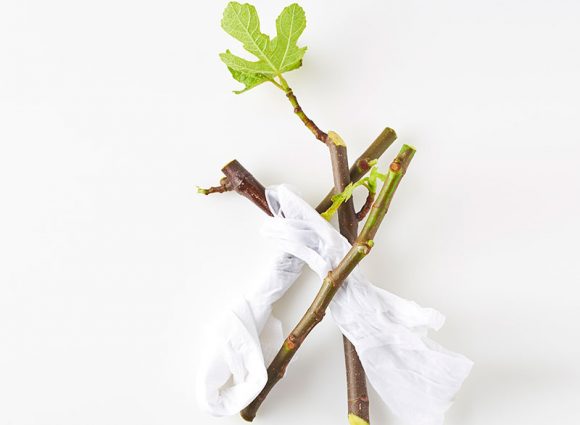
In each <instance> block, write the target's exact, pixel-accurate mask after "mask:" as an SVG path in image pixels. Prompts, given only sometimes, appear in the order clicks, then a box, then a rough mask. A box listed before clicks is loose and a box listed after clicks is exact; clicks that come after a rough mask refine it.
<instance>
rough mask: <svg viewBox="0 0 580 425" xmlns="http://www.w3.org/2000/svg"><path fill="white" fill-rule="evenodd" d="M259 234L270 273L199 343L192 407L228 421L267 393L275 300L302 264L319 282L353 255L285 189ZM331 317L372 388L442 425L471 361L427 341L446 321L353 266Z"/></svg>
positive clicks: (274, 194) (269, 192) (275, 196)
mask: <svg viewBox="0 0 580 425" xmlns="http://www.w3.org/2000/svg"><path fill="white" fill-rule="evenodd" d="M266 198H267V200H268V205H269V207H270V211H271V212H272V214H273V215H274V216H273V217H269V218H268V219H267V221H266V224H265V225H264V226H263V228H262V233H263V235H264V236H266V237H267V238H270V239H273V240H274V241H275V242H276V244H277V246H278V247H279V248H280V250H281V252H280V254H279V255H278V256H277V258H276V259H275V261H274V262H273V264H272V266H271V267H270V269H269V273H268V274H267V276H266V277H265V278H264V279H263V280H262V281H260V282H258V284H257V285H256V286H255V287H254V289H253V290H252V291H250V292H249V293H248V294H247V295H246V296H245V297H244V298H243V299H241V300H239V301H238V302H237V303H235V304H234V305H233V306H232V307H231V309H230V310H229V311H227V313H225V314H224V316H223V317H221V319H220V321H219V323H217V324H216V325H215V326H214V327H213V328H212V331H211V332H210V333H208V336H207V337H206V339H205V340H204V344H203V346H204V347H203V353H202V356H201V362H200V369H199V374H198V379H197V381H198V382H197V390H198V391H197V392H198V401H199V403H200V405H201V406H202V408H204V410H206V411H208V412H209V413H211V414H213V415H215V416H224V415H233V414H236V413H238V412H240V411H241V410H242V409H243V408H244V407H246V406H247V405H248V404H249V403H250V402H251V401H252V400H253V399H254V398H255V397H256V396H257V395H258V394H259V393H260V391H261V390H262V389H263V388H264V385H265V384H266V381H267V372H266V367H267V365H268V364H269V363H270V361H271V360H272V359H273V358H274V356H275V354H276V352H277V350H278V349H279V347H280V346H281V344H282V342H283V341H284V334H283V332H282V324H281V323H280V321H279V320H278V319H276V318H275V317H274V316H273V315H272V304H273V303H274V302H276V301H277V300H279V299H280V298H281V297H282V296H283V295H284V293H285V292H286V291H287V290H288V289H289V288H290V287H291V286H292V284H293V283H294V282H295V281H296V279H297V278H298V276H299V275H300V273H301V271H302V268H303V265H304V264H305V263H306V264H307V265H308V266H309V267H310V268H311V269H312V270H314V271H315V272H316V273H317V274H318V276H319V277H320V279H321V280H322V279H323V278H324V277H325V276H326V274H327V273H328V272H329V271H330V270H331V269H333V268H335V267H336V266H337V265H338V263H339V262H340V260H341V259H342V258H343V257H344V255H345V254H346V252H347V251H348V250H349V249H350V244H349V243H348V241H347V240H346V239H345V238H344V237H343V236H342V235H341V234H340V233H339V232H338V231H337V230H336V229H335V228H334V227H333V226H332V225H331V224H330V223H328V222H327V221H326V220H325V219H323V218H322V217H321V216H320V215H319V214H318V213H317V212H316V211H315V210H314V209H313V208H312V207H311V206H310V205H309V204H308V203H306V202H305V201H304V200H303V199H302V198H300V197H299V196H298V195H297V194H296V193H294V192H293V191H292V190H291V189H290V188H289V187H287V186H285V185H280V186H272V187H269V188H267V189H266ZM329 310H330V312H331V316H332V318H333V320H334V322H335V323H336V325H337V326H338V327H339V329H340V331H341V332H342V333H343V334H344V335H345V336H346V337H347V338H348V339H349V340H350V341H351V342H352V343H353V344H354V346H355V347H356V350H357V352H358V355H359V357H360V360H361V362H362V365H363V367H364V370H365V373H366V375H367V378H368V381H369V383H370V384H371V385H372V386H373V388H374V389H375V390H376V391H377V393H378V394H379V395H380V397H381V398H382V400H383V401H384V402H385V404H387V406H388V407H389V408H390V409H391V411H392V412H393V413H394V414H395V415H397V416H399V417H400V418H401V419H403V420H404V421H405V422H408V423H409V424H410V425H440V424H442V423H443V415H444V412H445V410H447V408H448V407H449V406H450V404H451V402H452V400H453V397H454V395H455V393H456V392H457V391H458V390H459V388H460V386H461V384H462V383H463V381H464V379H465V378H466V377H467V375H468V374H469V372H470V370H471V367H472V365H473V363H472V362H471V360H469V359H467V358H466V357H464V356H463V355H461V354H458V353H453V352H451V351H448V350H446V349H445V348H443V347H441V346H440V345H438V344H437V343H435V342H434V341H432V340H431V339H429V338H428V337H427V331H428V330H429V329H434V330H438V329H439V328H440V327H441V326H442V325H443V322H444V321H445V318H444V316H443V315H442V314H441V313H439V312H438V311H436V310H434V309H431V308H422V307H420V306H419V305H418V304H416V303H415V302H413V301H408V300H405V299H403V298H400V297H398V296H396V295H394V294H391V293H390V292H387V291H385V290H383V289H380V288H378V287H376V286H374V285H373V284H371V283H370V282H369V281H368V280H367V279H366V278H365V277H364V275H363V274H362V272H361V271H360V269H359V267H356V268H355V269H354V271H353V272H352V273H351V274H350V276H349V277H348V279H347V280H346V281H345V282H344V283H343V285H342V287H341V288H340V289H339V290H338V292H337V293H336V295H335V296H334V298H333V300H332V302H331V303H330V306H329Z"/></svg>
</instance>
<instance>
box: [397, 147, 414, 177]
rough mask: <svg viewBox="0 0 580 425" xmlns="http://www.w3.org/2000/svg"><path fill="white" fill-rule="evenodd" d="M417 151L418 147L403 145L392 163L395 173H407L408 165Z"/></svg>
mask: <svg viewBox="0 0 580 425" xmlns="http://www.w3.org/2000/svg"><path fill="white" fill-rule="evenodd" d="M415 152H417V149H415V148H414V147H413V146H411V145H403V146H402V147H401V150H400V151H399V154H398V155H397V157H396V158H395V160H394V161H393V162H392V163H391V167H390V168H391V171H393V172H395V173H398V172H401V173H405V172H406V171H407V167H409V164H410V163H411V160H412V159H413V156H415Z"/></svg>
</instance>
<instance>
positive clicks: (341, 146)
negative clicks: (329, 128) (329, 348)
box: [326, 132, 370, 424]
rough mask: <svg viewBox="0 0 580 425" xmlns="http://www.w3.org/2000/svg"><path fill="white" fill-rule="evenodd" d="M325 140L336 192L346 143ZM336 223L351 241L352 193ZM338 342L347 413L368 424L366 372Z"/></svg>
mask: <svg viewBox="0 0 580 425" xmlns="http://www.w3.org/2000/svg"><path fill="white" fill-rule="evenodd" d="M326 144H327V145H328V149H329V151H330V160H331V162H332V174H333V176H334V188H335V189H334V190H335V192H336V193H340V192H342V191H343V190H344V189H345V188H346V186H348V185H349V183H350V170H349V168H348V156H347V151H346V145H345V143H344V142H343V140H342V138H341V137H340V136H339V135H338V134H336V133H334V132H328V140H327V143H326ZM338 227H339V229H340V233H341V234H342V235H343V236H344V237H345V238H346V240H348V242H349V243H350V244H351V245H352V244H353V243H354V241H355V239H356V236H357V233H358V220H357V215H356V213H355V211H354V202H353V199H352V197H351V198H350V199H349V200H347V201H346V202H344V203H343V204H342V205H341V206H340V207H339V208H338ZM342 342H343V348H344V362H345V367H346V386H347V396H348V415H349V417H350V416H351V415H354V416H356V417H358V418H360V419H363V420H364V421H365V422H366V423H367V424H368V423H369V422H370V415H369V397H368V392H367V380H366V374H365V371H364V369H363V366H362V364H361V362H360V359H359V357H358V354H357V352H356V348H355V347H354V345H353V344H352V342H350V341H349V339H348V338H347V337H346V336H344V335H343V336H342Z"/></svg>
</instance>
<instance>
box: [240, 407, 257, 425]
mask: <svg viewBox="0 0 580 425" xmlns="http://www.w3.org/2000/svg"><path fill="white" fill-rule="evenodd" d="M240 416H241V417H242V419H243V420H245V421H246V422H252V421H253V420H254V418H255V417H256V415H252V414H248V413H245V411H244V410H242V411H241V412H240Z"/></svg>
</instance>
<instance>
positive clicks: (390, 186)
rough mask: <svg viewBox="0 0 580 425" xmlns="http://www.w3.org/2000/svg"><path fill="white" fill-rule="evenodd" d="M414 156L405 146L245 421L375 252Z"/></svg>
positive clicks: (288, 340) (278, 357) (272, 367)
mask: <svg viewBox="0 0 580 425" xmlns="http://www.w3.org/2000/svg"><path fill="white" fill-rule="evenodd" d="M414 154H415V149H414V148H412V147H410V146H407V145H403V147H402V148H401V151H400V152H399V154H398V155H397V157H396V158H395V160H394V161H393V162H392V163H391V166H390V167H389V172H388V174H387V178H386V180H385V183H384V185H383V187H382V188H381V191H380V192H379V195H378V197H377V200H376V202H375V203H374V204H373V206H372V208H371V211H370V213H369V217H368V219H367V221H366V222H365V225H364V227H363V229H362V231H361V232H360V234H359V235H358V237H357V239H356V240H355V242H354V244H353V246H352V247H351V249H350V250H349V251H348V252H347V254H346V255H345V257H344V258H343V259H342V260H341V261H340V263H339V264H338V266H337V267H336V268H335V269H334V270H331V271H330V272H329V273H328V275H327V276H326V278H324V280H323V282H322V287H321V288H320V290H319V292H318V294H317V295H316V298H315V299H314V301H313V302H312V304H311V305H310V307H309V308H308V310H307V312H306V314H305V315H304V316H303V317H302V319H301V320H300V322H298V324H297V325H296V327H295V328H294V330H293V331H292V332H291V333H290V335H289V336H288V337H287V338H286V340H285V341H284V344H283V345H282V347H281V348H280V350H279V351H278V354H276V357H275V358H274V360H273V361H272V363H271V364H270V366H269V367H268V381H267V382H266V385H265V387H264V389H263V390H262V391H261V392H260V394H258V396H257V397H256V398H255V399H254V400H253V401H252V402H251V403H250V404H249V405H248V406H247V407H246V408H245V409H244V410H242V412H241V415H242V417H243V418H244V419H246V420H248V421H252V420H253V419H254V417H255V416H256V412H257V410H258V408H259V407H260V405H261V404H262V402H263V401H264V400H265V398H266V396H267V395H268V393H269V392H270V391H271V390H272V388H273V387H274V386H275V385H276V383H277V382H278V381H279V380H280V379H282V377H283V376H284V373H285V371H286V367H287V366H288V363H289V362H290V360H291V359H292V357H294V355H295V354H296V352H297V350H298V349H299V348H300V345H301V344H302V343H303V341H304V340H305V338H306V337H307V336H308V334H309V333H310V332H311V331H312V329H314V327H315V326H316V325H317V324H318V323H319V322H320V321H321V320H322V318H323V317H324V314H325V312H326V309H327V307H328V305H329V304H330V302H331V301H332V298H333V297H334V295H335V294H336V292H337V291H338V290H339V289H340V286H341V285H342V283H343V282H344V280H345V279H346V278H347V277H348V275H349V274H350V273H351V272H352V271H353V270H354V268H355V267H356V266H357V265H358V264H359V263H360V262H361V261H362V259H363V258H364V257H366V256H367V255H368V254H369V252H370V251H371V249H372V247H373V245H374V241H373V240H374V237H375V235H376V233H377V231H378V229H379V227H380V225H381V223H382V221H383V219H384V217H385V214H386V213H387V211H388V209H389V205H390V203H391V200H392V199H393V195H394V194H395V191H396V190H397V187H398V186H399V183H400V181H401V179H402V177H403V175H404V174H405V172H406V170H407V168H408V166H409V163H410V162H411V159H412V158H413V155H414Z"/></svg>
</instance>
